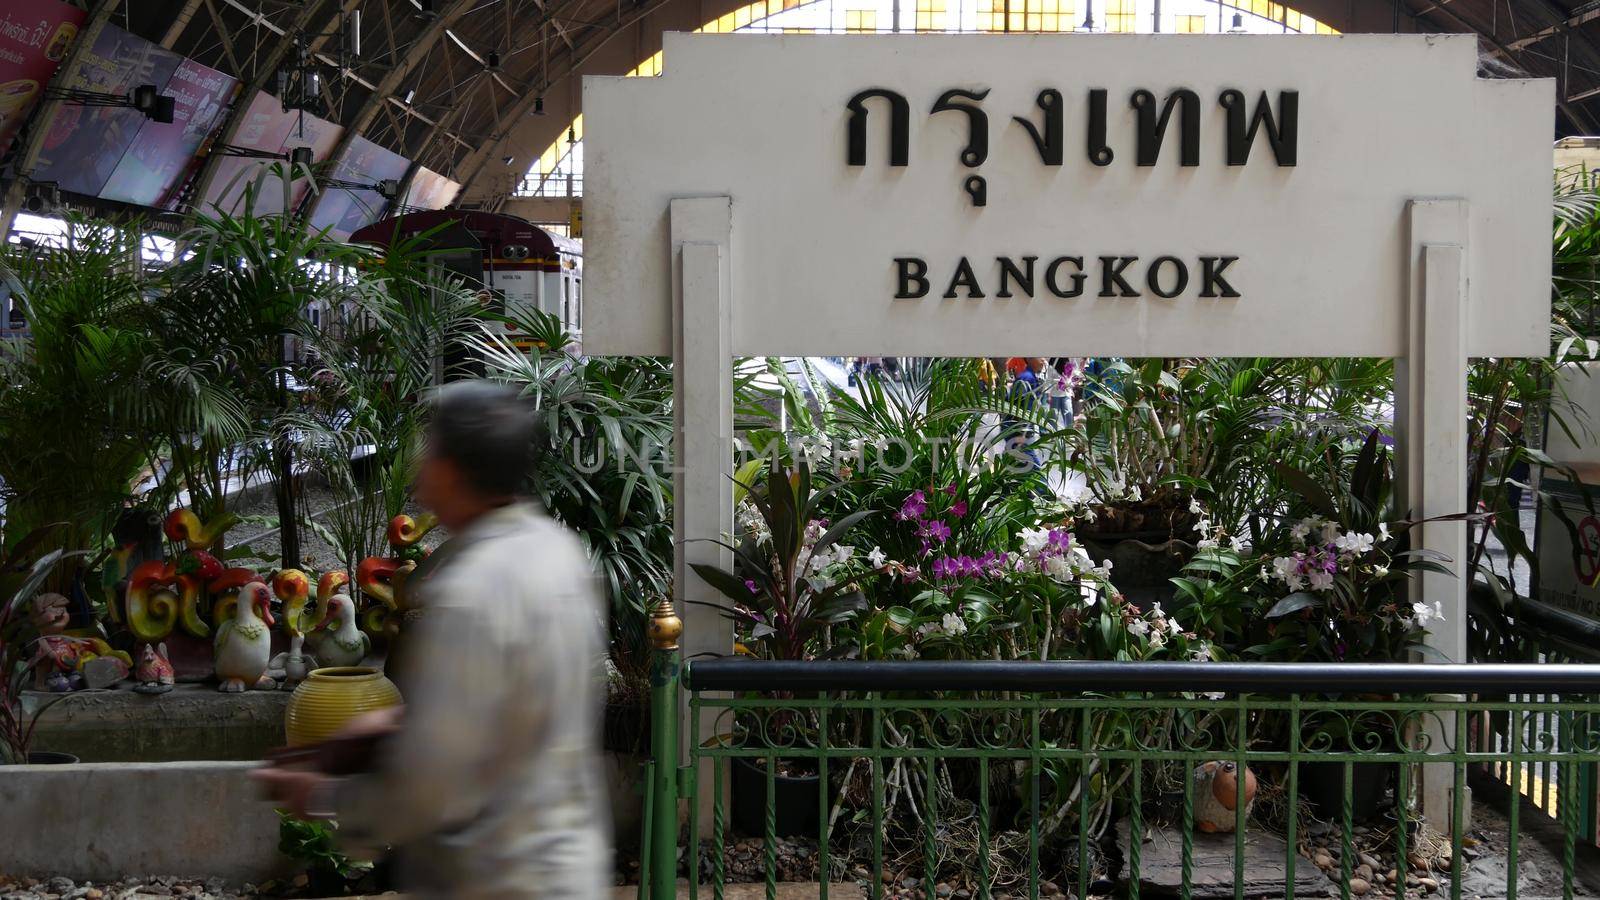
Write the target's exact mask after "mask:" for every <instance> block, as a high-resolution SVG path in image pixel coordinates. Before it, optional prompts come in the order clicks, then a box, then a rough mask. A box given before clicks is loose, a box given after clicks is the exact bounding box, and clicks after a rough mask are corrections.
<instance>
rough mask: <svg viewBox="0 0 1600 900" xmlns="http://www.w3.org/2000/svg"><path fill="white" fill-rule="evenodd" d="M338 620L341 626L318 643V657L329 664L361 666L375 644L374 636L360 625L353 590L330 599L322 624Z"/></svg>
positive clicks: (325, 624) (319, 626)
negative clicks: (351, 597)
mask: <svg viewBox="0 0 1600 900" xmlns="http://www.w3.org/2000/svg"><path fill="white" fill-rule="evenodd" d="M335 620H337V621H338V623H339V626H338V627H337V628H335V629H334V630H333V632H332V633H331V634H328V635H326V636H324V637H323V638H322V640H321V641H320V642H319V643H318V644H317V659H319V660H320V661H321V662H322V664H323V665H325V666H358V665H360V664H361V661H362V660H363V659H366V657H367V652H368V651H369V650H371V648H372V639H371V638H369V637H367V636H366V634H364V633H363V632H362V631H361V629H359V628H357V627H356V604H355V601H354V600H351V599H350V595H349V594H343V593H340V594H334V595H333V596H332V597H330V598H329V599H328V614H327V616H326V617H325V618H324V619H323V620H322V622H321V624H319V625H318V626H317V627H318V628H326V627H328V626H329V625H330V624H331V623H332V622H334V621H335Z"/></svg>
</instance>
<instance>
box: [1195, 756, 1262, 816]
mask: <svg viewBox="0 0 1600 900" xmlns="http://www.w3.org/2000/svg"><path fill="white" fill-rule="evenodd" d="M1238 770H1239V766H1238V764H1237V763H1234V762H1231V761H1227V760H1213V761H1212V762H1208V763H1204V764H1202V765H1200V766H1199V767H1197V768H1196V769H1195V770H1194V823H1195V825H1196V826H1197V827H1198V828H1199V829H1200V830H1201V831H1204V832H1206V833H1207V834H1213V833H1216V832H1230V831H1233V826H1234V822H1235V820H1236V818H1237V816H1236V815H1235V811H1236V810H1237V809H1238V806H1239V774H1238ZM1255 802H1256V773H1254V772H1252V771H1250V768H1249V767H1248V766H1246V767H1245V770H1244V817H1243V818H1245V819H1248V818H1249V817H1250V808H1251V807H1252V806H1254V805H1255Z"/></svg>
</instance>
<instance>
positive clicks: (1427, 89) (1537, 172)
mask: <svg viewBox="0 0 1600 900" xmlns="http://www.w3.org/2000/svg"><path fill="white" fill-rule="evenodd" d="M1476 66H1477V38H1476V37H1474V36H1471V35H1450V36H1419V35H1360V36H1344V37H1327V36H1292V35H1282V36H1280V35H1263V36H1255V35H1234V36H1222V37H1219V36H1201V35H1114V36H1113V35H1099V36H1085V35H1027V36H1024V35H959V36H930V35H904V36H901V35H883V36H864V35H846V36H815V35H798V36H782V35H777V36H766V35H762V36H756V35H683V34H669V35H667V36H666V45H665V55H664V67H663V70H664V74H663V75H662V76H661V77H659V78H610V77H603V78H602V77H589V78H586V79H585V80H584V101H583V108H584V118H585V128H586V135H585V145H586V147H587V148H588V149H587V150H586V159H585V164H586V167H587V172H586V178H585V180H586V185H585V187H586V190H587V194H586V196H585V198H584V207H585V214H586V216H587V219H588V221H587V223H586V227H587V230H588V234H589V236H590V237H591V238H592V240H591V241H590V242H589V246H588V248H587V257H586V259H585V265H586V267H587V269H588V272H587V276H588V279H589V300H590V307H589V314H590V319H589V322H588V323H587V327H586V328H585V335H584V341H585V345H586V347H585V349H586V350H587V351H589V352H592V353H599V354H660V355H666V354H670V353H671V352H672V349H673V331H672V301H671V296H672V294H671V290H672V288H671V281H670V277H671V273H672V263H671V260H670V256H671V254H670V247H669V240H670V238H669V231H668V204H669V201H670V200H672V199H673V198H681V197H704V196H711V195H721V196H727V197H730V198H732V223H733V224H732V234H733V238H732V247H731V252H730V256H729V260H728V266H729V269H730V272H729V274H730V288H729V295H730V297H729V302H730V316H731V320H732V321H731V334H730V340H731V349H732V352H733V353H734V354H737V355H839V354H849V355H883V354H891V355H927V356H938V355H945V356H977V355H995V354H1007V355H1017V354H1021V355H1033V354H1039V355H1063V354H1064V355H1119V356H1245V355H1280V356H1391V357H1394V356H1403V355H1406V352H1407V344H1406V327H1407V326H1406V322H1407V311H1406V310H1407V307H1406V302H1407V300H1406V298H1407V284H1408V281H1407V279H1408V272H1409V269H1408V267H1409V266H1410V265H1411V261H1410V260H1408V259H1407V255H1408V247H1409V244H1408V241H1407V237H1406V222H1405V212H1406V204H1407V201H1409V200H1413V199H1418V198H1432V197H1440V198H1454V199H1460V200H1465V201H1466V208H1467V210H1468V216H1469V220H1468V223H1467V238H1466V244H1467V246H1465V247H1463V251H1464V256H1465V259H1466V261H1467V262H1466V267H1467V272H1466V281H1467V283H1468V284H1469V285H1470V289H1469V290H1470V294H1471V296H1472V297H1473V298H1475V299H1474V301H1473V302H1470V303H1468V304H1467V321H1466V327H1465V332H1466V342H1467V350H1468V353H1469V354H1470V355H1473V356H1487V355H1506V356H1525V355H1539V354H1543V353H1545V352H1548V340H1549V331H1548V329H1549V318H1548V311H1549V290H1550V288H1549V285H1550V249H1549V240H1550V238H1549V227H1550V226H1549V223H1550V215H1551V213H1550V178H1551V176H1550V138H1551V135H1552V133H1553V128H1554V121H1553V116H1554V108H1555V94H1554V82H1553V81H1550V80H1485V79H1480V78H1478V77H1477V76H1476ZM873 89H878V91H879V92H880V93H879V94H877V95H871V96H866V95H863V92H868V91H871V90H873ZM947 92H952V93H948V94H947ZM1052 92H1053V93H1052ZM887 93H892V94H896V95H898V96H900V97H903V98H904V100H905V109H906V111H907V113H908V114H907V115H906V117H905V120H904V128H905V146H904V154H903V159H902V160H899V161H903V162H904V165H892V164H891V162H892V161H893V160H892V159H891V157H892V156H893V155H894V145H893V141H892V140H891V130H892V127H891V126H892V125H893V124H894V123H893V121H892V120H893V119H894V118H895V115H894V105H895V101H894V100H892V99H891V98H889V97H888V96H887V95H886V94H887ZM858 95H861V96H860V99H858V101H857V105H858V106H859V107H861V108H862V109H864V113H860V114H859V115H863V116H864V120H865V121H864V125H865V128H864V132H863V133H864V157H863V158H859V159H858V160H857V162H860V163H863V164H858V165H852V164H851V162H852V160H851V158H850V157H851V153H850V152H849V151H850V142H851V135H850V131H851V121H852V118H853V115H852V111H851V108H850V107H851V101H852V98H857V97H858ZM980 95H981V99H976V98H977V97H978V96H980ZM941 98H944V104H943V105H944V106H945V107H951V108H946V109H943V110H942V111H937V112H935V111H934V107H935V105H937V104H939V102H940V100H941ZM1263 101H1264V102H1265V115H1263ZM1169 103H1170V104H1171V106H1170V109H1169V108H1168V105H1169ZM1051 105H1058V109H1059V113H1057V112H1056V111H1055V110H1052V109H1048V108H1046V107H1048V106H1051ZM1097 109H1103V110H1104V118H1103V120H1097V119H1096V112H1097ZM969 110H977V111H979V112H978V113H977V114H975V113H973V112H970V111H969ZM1164 111H1165V112H1166V113H1167V119H1166V124H1165V128H1164V129H1159V128H1158V127H1157V126H1159V125H1160V122H1161V114H1162V113H1163V112H1164ZM1053 116H1054V118H1052V117H1053ZM1230 116H1237V121H1235V122H1233V123H1230ZM1258 116H1259V117H1261V121H1259V122H1256V120H1257V118H1258ZM980 118H981V119H982V120H983V121H982V122H979V121H978V120H979V119H980ZM1252 122H1256V125H1255V129H1254V134H1253V135H1249V136H1248V137H1247V138H1245V139H1241V137H1240V135H1239V134H1238V133H1235V134H1230V124H1233V125H1234V126H1235V127H1236V131H1241V130H1244V129H1246V128H1247V127H1248V126H1249V125H1250V123H1252ZM1024 123H1026V124H1024ZM1141 123H1143V125H1142V124H1141ZM1141 131H1143V132H1144V133H1143V134H1141ZM1158 131H1160V132H1161V133H1160V135H1159V138H1160V139H1159V140H1157V139H1156V136H1157V132H1158ZM980 134H981V138H982V139H983V143H985V144H986V147H982V148H979V147H978V146H977V144H978V141H979V136H980ZM1247 134H1248V133H1247ZM1186 144H1187V146H1186ZM1104 150H1109V151H1110V154H1109V157H1107V156H1106V155H1105V154H1104V153H1103V152H1102V151H1104ZM1244 150H1247V152H1248V157H1247V158H1245V159H1244V160H1243V164H1242V165H1240V164H1230V162H1233V163H1237V162H1238V161H1239V159H1238V156H1239V154H1240V152H1241V151H1244ZM1152 153H1153V154H1154V156H1155V159H1154V164H1153V165H1141V164H1140V163H1141V159H1140V157H1141V156H1146V157H1148V156H1149V155H1151V154H1152ZM858 155H859V154H858ZM1230 156H1233V157H1234V159H1230ZM978 157H981V160H979V159H978ZM1145 161H1148V160H1145ZM973 162H976V164H975V165H972V164H971V163H973ZM1101 163H1104V164H1101ZM1186 163H1192V164H1186ZM974 178H976V179H977V180H978V181H979V182H981V184H975V183H974ZM980 200H981V202H982V205H978V203H979V201H980ZM963 260H965V261H966V263H965V266H963V264H962V261H963ZM1029 276H1031V277H1029ZM1030 282H1031V283H1030ZM919 291H920V293H919ZM1007 293H1009V294H1010V295H1011V296H1010V297H1005V296H1003V295H1004V294H1007ZM897 294H898V295H901V298H899V299H897ZM1108 294H1109V295H1110V296H1107V295H1108ZM1164 294H1170V295H1171V296H1170V297H1169V296H1163V295H1164ZM1208 294H1209V295H1210V296H1207V295H1208ZM906 295H912V296H910V297H908V296H906ZM948 295H953V297H950V296H948ZM1235 295H1236V296H1235Z"/></svg>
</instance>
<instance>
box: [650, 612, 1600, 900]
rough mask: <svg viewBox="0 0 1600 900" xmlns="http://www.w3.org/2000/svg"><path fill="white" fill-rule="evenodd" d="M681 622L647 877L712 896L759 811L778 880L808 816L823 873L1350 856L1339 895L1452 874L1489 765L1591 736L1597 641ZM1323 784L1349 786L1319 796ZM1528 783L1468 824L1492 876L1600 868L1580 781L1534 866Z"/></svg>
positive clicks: (1532, 768) (969, 877) (1247, 866)
mask: <svg viewBox="0 0 1600 900" xmlns="http://www.w3.org/2000/svg"><path fill="white" fill-rule="evenodd" d="M667 612H670V610H667ZM662 621H666V622H667V624H666V625H665V626H663V627H661V628H659V629H658V634H657V638H658V647H661V648H662V649H660V650H659V651H658V653H657V661H656V665H655V667H654V669H653V676H654V677H653V682H654V691H655V694H654V698H653V702H654V709H653V717H654V728H653V738H654V741H655V743H654V751H653V752H654V754H655V756H654V760H653V770H652V773H651V777H650V781H649V784H650V785H651V796H650V797H649V798H648V810H649V812H648V821H647V824H646V841H645V846H644V848H643V851H642V856H643V858H642V860H641V869H642V872H641V887H640V895H641V897H648V898H651V900H667V898H669V897H673V896H676V895H677V893H678V890H679V884H678V879H679V878H680V877H681V878H683V879H684V880H685V881H686V884H685V885H684V889H686V890H687V892H688V895H689V896H690V897H698V896H699V895H700V893H701V892H702V891H705V892H706V894H707V895H708V896H711V897H715V898H717V900H721V898H722V897H723V894H724V887H725V886H726V885H727V884H728V883H729V881H730V879H732V878H734V877H735V873H734V872H733V871H731V868H730V849H731V848H732V846H733V844H734V842H735V841H736V840H739V836H740V835H741V834H742V835H743V841H742V842H741V843H740V845H739V846H741V847H744V848H748V847H749V846H750V844H749V841H750V840H751V839H754V840H755V841H756V842H758V844H759V848H760V850H759V859H758V860H757V861H756V866H755V868H756V869H757V870H758V871H757V872H755V873H752V872H751V871H750V868H751V866H750V865H749V862H750V860H749V859H748V857H749V856H750V853H749V850H748V849H745V850H742V851H740V852H741V854H742V856H740V857H739V858H738V860H737V861H740V862H742V864H743V872H742V873H741V874H740V876H739V877H745V878H749V877H751V876H752V875H753V874H754V875H755V876H756V877H759V878H760V879H761V880H762V881H764V882H765V883H766V892H767V896H768V897H769V898H771V897H775V896H776V892H777V883H778V881H779V878H780V869H782V868H784V867H785V866H786V865H789V864H790V863H792V860H780V853H779V851H780V847H781V846H785V845H787V846H791V847H792V846H794V845H795V842H796V841H797V842H799V843H800V845H801V847H802V849H803V850H804V851H805V854H806V860H807V866H808V868H807V870H806V874H805V875H804V876H803V877H804V878H806V879H807V880H815V881H817V882H820V886H819V888H818V890H819V891H820V894H821V896H822V897H824V898H826V897H827V896H828V886H829V884H830V882H834V883H837V882H839V881H857V882H865V883H866V884H867V886H868V888H869V893H870V895H871V896H872V897H874V898H878V897H881V896H884V895H885V894H886V893H888V891H889V889H895V890H897V891H899V892H901V893H903V892H904V891H905V890H907V889H910V890H913V891H915V892H916V894H918V895H920V896H925V897H927V898H929V900H940V898H941V897H942V896H945V895H948V894H950V893H952V892H953V891H954V890H956V889H959V890H964V891H967V892H969V893H970V895H971V896H972V897H976V898H982V900H991V898H999V897H1001V896H1002V895H1007V896H1011V897H1013V898H1017V900H1020V898H1023V897H1026V898H1028V900H1038V898H1040V897H1041V896H1046V895H1048V894H1053V893H1059V894H1065V895H1070V896H1075V897H1080V898H1082V897H1090V896H1119V897H1139V896H1140V895H1141V893H1142V892H1143V891H1145V890H1147V889H1148V890H1149V891H1151V892H1152V893H1153V892H1155V891H1157V890H1164V891H1165V892H1167V893H1168V894H1177V895H1178V896H1182V897H1190V896H1194V895H1196V894H1198V893H1205V894H1208V895H1211V896H1226V895H1231V896H1233V897H1235V898H1244V897H1247V896H1272V897H1286V898H1293V897H1294V896H1295V895H1296V892H1297V891H1300V890H1301V889H1302V886H1304V887H1305V888H1306V889H1308V890H1309V889H1310V888H1311V887H1318V888H1321V890H1318V891H1317V893H1319V894H1322V893H1323V892H1324V891H1325V890H1326V889H1327V888H1328V885H1329V879H1330V878H1331V881H1332V884H1333V887H1332V891H1333V895H1334V896H1340V897H1342V898H1344V900H1348V898H1350V897H1352V896H1360V895H1367V896H1394V893H1393V891H1392V889H1390V887H1389V885H1390V884H1398V885H1405V884H1407V883H1408V880H1411V881H1413V882H1414V883H1415V884H1416V885H1417V888H1416V889H1417V891H1419V892H1423V891H1429V890H1436V891H1438V893H1439V895H1442V896H1449V897H1452V898H1455V900H1459V898H1462V897H1463V896H1466V894H1465V893H1464V891H1465V890H1466V884H1467V879H1466V876H1467V875H1468V874H1469V873H1468V868H1469V861H1468V859H1467V853H1466V852H1465V851H1466V849H1467V848H1468V847H1469V846H1470V842H1468V841H1467V832H1466V828H1465V822H1466V817H1467V814H1468V797H1469V779H1470V778H1471V777H1472V776H1473V774H1474V773H1476V772H1478V771H1480V770H1484V769H1485V768H1486V767H1500V769H1501V770H1502V771H1503V772H1505V773H1506V774H1507V775H1508V776H1509V781H1510V783H1512V784H1515V783H1517V779H1518V778H1519V777H1520V775H1521V774H1522V773H1528V772H1537V773H1540V775H1539V777H1541V778H1546V779H1547V781H1548V783H1550V784H1552V785H1553V786H1554V787H1555V789H1556V790H1558V791H1560V792H1561V793H1563V794H1566V795H1571V796H1577V795H1578V794H1580V793H1581V789H1580V786H1579V780H1580V778H1579V776H1580V772H1581V771H1583V770H1587V769H1590V768H1592V767H1593V765H1594V764H1595V763H1596V762H1597V761H1600V715H1597V714H1600V667H1592V666H1579V665H1548V664H1547V665H1472V666H1461V665H1448V666H1436V665H1412V666H1406V665H1344V666H1325V665H1286V664H1231V663H1093V662H1081V663H1074V662H1058V663H988V662H945V663H938V662H916V663H912V662H906V663H869V662H821V661H818V662H804V663H785V662H759V661H754V660H739V659H728V660H708V661H697V662H694V663H691V664H690V665H689V666H688V667H687V669H686V671H684V672H682V673H680V672H679V657H678V651H677V649H676V646H675V644H676V641H675V637H676V617H672V618H671V619H670V620H666V619H663V620H662ZM668 634H670V636H671V637H670V638H667V637H666V636H667V635H668ZM680 688H684V689H686V690H687V693H688V703H687V711H688V714H687V718H686V719H684V720H683V721H684V725H685V727H684V728H683V729H682V733H681V734H680V731H679V728H678V723H679V718H680V716H681V715H682V712H681V710H682V707H681V705H680V704H681V701H682V698H681V696H680V693H679V691H680ZM1535 697H1536V698H1537V699H1528V698H1535ZM1230 773H1231V775H1230ZM1240 773H1248V774H1245V775H1244V777H1238V776H1239V774H1240ZM1545 773H1548V774H1547V775H1546V774H1545ZM1230 779H1231V780H1230ZM1252 781H1254V784H1252ZM1374 783H1376V784H1377V785H1378V786H1379V787H1378V789H1377V790H1376V791H1364V790H1363V789H1364V788H1369V787H1370V786H1371V785H1372V784H1374ZM1313 787H1319V788H1322V789H1324V793H1329V794H1331V796H1332V798H1333V799H1332V800H1331V801H1330V800H1327V799H1324V800H1323V801H1322V802H1321V805H1320V807H1318V806H1313V805H1311V804H1310V803H1309V802H1308V801H1306V800H1304V799H1302V795H1303V794H1308V793H1310V792H1311V788H1313ZM1363 794H1374V795H1376V796H1377V805H1376V808H1375V809H1372V810H1366V811H1363V810H1362V809H1360V807H1361V806H1362V805H1363ZM680 800H681V801H683V803H682V807H683V809H682V810H681V812H682V815H683V818H684V819H686V821H683V819H680ZM1252 800H1253V803H1252V802H1251V801H1252ZM1229 801H1231V802H1229ZM1520 806H1521V804H1520V803H1517V802H1512V803H1510V804H1509V806H1508V807H1507V808H1506V810H1505V816H1506V827H1505V829H1504V834H1503V835H1502V836H1498V837H1497V842H1496V843H1495V845H1494V846H1491V847H1478V848H1475V850H1476V852H1480V853H1493V854H1499V855H1502V856H1503V857H1504V861H1503V866H1502V868H1503V871H1504V873H1505V874H1504V876H1503V879H1502V881H1503V884H1502V885H1500V886H1494V885H1491V890H1492V895H1493V896H1505V897H1508V898H1515V897H1517V896H1518V895H1519V888H1527V890H1525V891H1524V892H1523V896H1525V897H1527V896H1532V895H1536V894H1537V895H1544V896H1551V895H1555V894H1559V895H1560V896H1563V897H1567V898H1571V897H1576V896H1592V895H1594V893H1593V888H1595V887H1600V885H1585V884H1583V883H1582V882H1581V880H1580V878H1579V871H1580V867H1579V863H1580V861H1581V856H1582V855H1583V854H1586V853H1588V852H1590V844H1591V843H1592V842H1587V841H1584V840H1583V839H1582V835H1583V825H1584V823H1583V821H1582V815H1581V813H1580V805H1579V804H1576V803H1567V804H1564V805H1561V806H1560V807H1559V808H1560V810H1561V812H1560V815H1559V817H1558V819H1557V820H1556V823H1555V824H1556V834H1555V835H1553V836H1552V837H1551V840H1550V841H1549V842H1548V843H1549V844H1550V846H1549V847H1548V848H1547V849H1546V851H1545V852H1546V853H1547V854H1548V855H1549V856H1550V857H1552V858H1554V859H1555V860H1556V862H1557V863H1558V864H1559V868H1560V876H1559V881H1558V883H1556V884H1552V883H1550V882H1551V881H1552V879H1551V878H1550V877H1549V876H1548V873H1546V875H1544V876H1541V877H1542V878H1543V880H1542V881H1541V882H1540V883H1539V884H1537V885H1535V884H1531V883H1530V884H1528V885H1523V884H1522V883H1521V882H1522V881H1523V880H1524V879H1522V878H1521V877H1520V872H1519V869H1520V866H1521V861H1522V857H1523V855H1524V854H1523V851H1524V850H1525V849H1527V848H1526V846H1525V845H1523V843H1522V841H1523V839H1524V834H1523V831H1524V829H1523V827H1522V823H1521V817H1520ZM797 820H798V821H799V823H800V824H799V825H798V826H797V825H796V821H797ZM796 830H798V831H800V832H802V834H801V835H793V834H789V833H786V832H794V831H796ZM1208 831H1209V832H1213V833H1208ZM1230 832H1231V833H1230ZM813 839H814V841H815V844H814V849H812V845H811V844H810V841H811V840H813ZM1317 842H1321V843H1322V844H1325V845H1326V846H1325V847H1321V848H1318V847H1316V846H1314V845H1315V844H1316V843H1317ZM1280 843H1281V846H1279V844H1280ZM1541 846H1543V844H1541ZM1263 848H1265V849H1263ZM680 851H681V852H680ZM1363 854H1366V855H1365V856H1363ZM1304 857H1311V858H1313V859H1314V860H1317V861H1320V862H1322V863H1323V864H1324V865H1326V866H1327V868H1326V869H1325V870H1324V869H1317V868H1316V867H1315V864H1314V863H1313V862H1307V861H1306V860H1305V859H1304ZM1373 857H1377V858H1376V859H1373ZM812 860H814V862H815V869H814V870H812V869H810V868H809V865H810V862H811V861H812ZM1330 861H1331V864H1330ZM1371 862H1378V863H1379V869H1378V870H1376V871H1373V870H1371V868H1372V867H1371V865H1370V863H1371ZM1308 866H1310V867H1311V868H1308ZM1385 866H1387V867H1389V868H1392V870H1393V873H1392V874H1393V879H1394V880H1393V882H1390V881H1389V880H1388V878H1387V877H1386V876H1389V875H1390V872H1388V871H1384V870H1383V867H1385ZM1363 867H1365V868H1363ZM1497 871H1498V870H1497ZM886 874H887V876H888V877H889V879H890V880H891V881H892V882H893V884H891V885H886V884H885V875H886ZM1363 875H1364V876H1365V877H1364V878H1362V877H1360V876H1363ZM1413 876H1414V878H1413ZM1479 877H1480V881H1481V877H1491V876H1479ZM1424 879H1426V880H1424ZM1530 880H1531V877H1530ZM1363 882H1365V883H1364V884H1363ZM957 886H959V887H957ZM1482 890H1483V885H1482V884H1481V883H1480V884H1476V885H1475V886H1474V888H1473V893H1475V894H1482ZM854 895H855V893H854V891H852V892H851V896H854Z"/></svg>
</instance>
